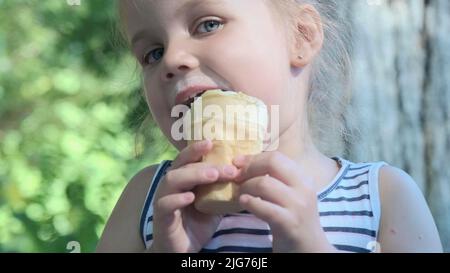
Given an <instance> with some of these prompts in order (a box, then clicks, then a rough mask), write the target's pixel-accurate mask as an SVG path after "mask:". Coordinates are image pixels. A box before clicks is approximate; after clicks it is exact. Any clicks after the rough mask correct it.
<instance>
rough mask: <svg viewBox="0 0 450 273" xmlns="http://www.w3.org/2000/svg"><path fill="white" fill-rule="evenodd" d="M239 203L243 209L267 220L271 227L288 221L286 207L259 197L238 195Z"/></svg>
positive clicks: (279, 225) (276, 226)
mask: <svg viewBox="0 0 450 273" xmlns="http://www.w3.org/2000/svg"><path fill="white" fill-rule="evenodd" d="M239 204H240V205H241V206H242V208H243V209H245V210H247V211H249V212H251V213H253V214H254V215H255V216H256V217H258V218H259V219H261V220H263V221H265V222H267V223H268V224H269V225H270V226H271V228H272V229H274V228H278V227H281V226H283V224H285V223H287V222H288V221H289V216H288V212H287V210H286V209H284V208H282V207H280V206H278V205H276V204H273V203H270V202H268V201H266V200H263V199H261V198H259V197H255V196H252V195H249V194H243V195H241V196H240V197H239Z"/></svg>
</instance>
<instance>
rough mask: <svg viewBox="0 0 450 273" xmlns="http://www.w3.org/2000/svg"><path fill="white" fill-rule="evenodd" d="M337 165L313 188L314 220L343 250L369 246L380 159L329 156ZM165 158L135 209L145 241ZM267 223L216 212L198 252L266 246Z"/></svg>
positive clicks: (149, 234) (375, 231) (269, 235)
mask: <svg viewBox="0 0 450 273" xmlns="http://www.w3.org/2000/svg"><path fill="white" fill-rule="evenodd" d="M333 159H335V160H336V161H338V162H339V164H340V165H341V168H340V170H339V172H338V174H337V175H336V176H335V178H334V179H333V181H331V183H330V184H329V185H328V186H327V187H326V188H325V189H324V190H323V191H321V192H320V193H318V195H317V198H318V208H319V213H320V222H321V224H322V228H323V229H324V231H325V234H326V236H327V238H328V240H329V242H330V243H331V244H333V245H334V246H335V247H336V248H337V249H339V250H342V251H347V252H370V251H371V248H372V247H373V245H374V243H375V242H376V240H377V235H378V228H379V223H380V201H379V194H378V172H379V169H380V168H381V167H382V166H383V165H385V164H386V163H384V162H373V163H366V162H365V163H353V162H350V161H347V160H345V159H342V158H337V157H336V158H333ZM169 166H170V161H164V162H163V163H161V165H160V166H159V168H158V170H157V171H156V173H155V176H154V177H153V180H152V183H151V186H150V189H149V192H148V194H147V198H146V201H145V204H144V208H143V210H142V214H141V226H140V228H141V234H142V239H143V241H144V244H145V247H146V248H148V247H150V245H151V243H152V240H153V236H152V234H153V229H152V227H153V207H152V198H153V195H154V193H155V191H156V188H157V186H158V183H159V182H160V180H161V177H162V176H163V175H164V173H165V170H166V169H167V168H168V167H169ZM271 251H272V233H271V230H270V228H269V225H268V224H267V223H266V222H264V221H262V220H260V219H258V218H256V217H255V216H254V215H252V214H251V213H249V212H247V211H242V212H241V213H235V214H228V215H225V217H223V218H222V220H221V222H220V224H219V226H218V228H217V230H216V232H215V233H214V235H213V236H212V238H211V240H210V241H209V243H208V244H207V245H206V246H204V248H203V249H202V250H201V252H206V253H210V252H271Z"/></svg>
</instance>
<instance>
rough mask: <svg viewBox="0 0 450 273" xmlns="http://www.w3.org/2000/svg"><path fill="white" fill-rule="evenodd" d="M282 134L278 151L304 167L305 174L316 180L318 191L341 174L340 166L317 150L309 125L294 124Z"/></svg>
mask: <svg viewBox="0 0 450 273" xmlns="http://www.w3.org/2000/svg"><path fill="white" fill-rule="evenodd" d="M280 133H281V135H280V138H279V146H278V149H277V150H278V151H280V152H281V153H283V154H285V155H286V156H288V157H289V158H291V159H292V160H293V161H295V162H296V163H297V164H299V165H300V166H302V169H303V171H304V172H305V174H306V175H307V176H309V177H311V178H312V179H313V180H314V182H315V185H316V191H317V192H320V191H322V190H323V189H324V188H325V187H326V186H328V185H329V184H330V183H331V182H332V180H333V178H334V177H335V176H336V175H337V173H338V172H339V170H340V166H339V164H338V163H337V162H336V161H335V160H333V159H331V158H329V157H327V156H326V155H324V154H323V153H321V152H320V151H319V150H318V149H317V147H316V145H315V144H314V142H313V141H312V139H311V136H310V133H309V129H308V126H307V125H301V124H293V125H292V126H290V127H289V128H288V129H287V130H285V131H284V132H280Z"/></svg>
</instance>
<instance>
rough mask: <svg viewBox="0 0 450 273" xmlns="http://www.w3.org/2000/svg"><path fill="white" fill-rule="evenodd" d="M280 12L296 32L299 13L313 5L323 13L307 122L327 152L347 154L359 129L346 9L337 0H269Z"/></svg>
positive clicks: (315, 137) (314, 62)
mask: <svg viewBox="0 0 450 273" xmlns="http://www.w3.org/2000/svg"><path fill="white" fill-rule="evenodd" d="M267 1H268V2H270V4H271V5H272V6H273V7H275V9H276V10H277V11H278V12H279V13H280V15H281V17H280V18H282V19H284V20H285V23H286V24H287V27H288V29H290V30H291V31H297V25H296V24H297V23H296V21H298V19H300V20H301V18H297V16H298V15H297V14H298V13H297V12H296V11H298V10H299V8H300V6H301V5H304V4H310V5H312V6H313V7H314V8H315V9H316V10H317V11H318V13H319V14H320V19H321V21H322V25H323V31H324V43H323V47H322V49H321V51H320V53H319V54H318V55H317V57H316V58H315V60H314V61H313V63H312V67H311V68H312V70H311V78H310V80H309V97H308V105H307V108H308V109H307V111H308V122H309V127H310V133H311V135H312V138H313V140H314V142H315V144H316V146H317V147H318V149H319V150H321V151H322V152H323V153H324V154H327V155H330V156H331V155H336V154H345V155H346V156H348V154H349V151H348V150H347V149H348V148H349V147H350V144H351V143H353V142H354V141H356V139H357V138H358V137H359V136H360V132H359V130H358V128H357V126H356V123H357V121H356V115H353V113H352V112H353V111H354V110H355V108H354V107H350V106H351V97H352V89H351V82H352V81H351V61H350V54H351V51H352V47H353V46H352V37H351V28H350V24H349V23H348V22H347V21H346V20H345V18H344V15H345V10H344V9H343V7H342V6H339V5H338V4H337V1H336V0H276V1H272V0H267Z"/></svg>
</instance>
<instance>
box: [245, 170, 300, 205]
mask: <svg viewBox="0 0 450 273" xmlns="http://www.w3.org/2000/svg"><path fill="white" fill-rule="evenodd" d="M239 192H240V193H241V194H249V195H251V196H255V197H260V198H262V199H263V200H266V201H268V202H271V203H274V204H277V205H279V206H281V207H284V208H287V207H288V205H289V203H290V202H291V200H292V198H296V197H295V196H294V194H293V190H292V188H289V187H288V186H287V185H285V184H283V183H282V182H280V181H278V180H277V179H275V178H273V177H270V176H259V177H254V178H251V179H249V180H247V181H245V183H243V184H241V186H240V187H239Z"/></svg>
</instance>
